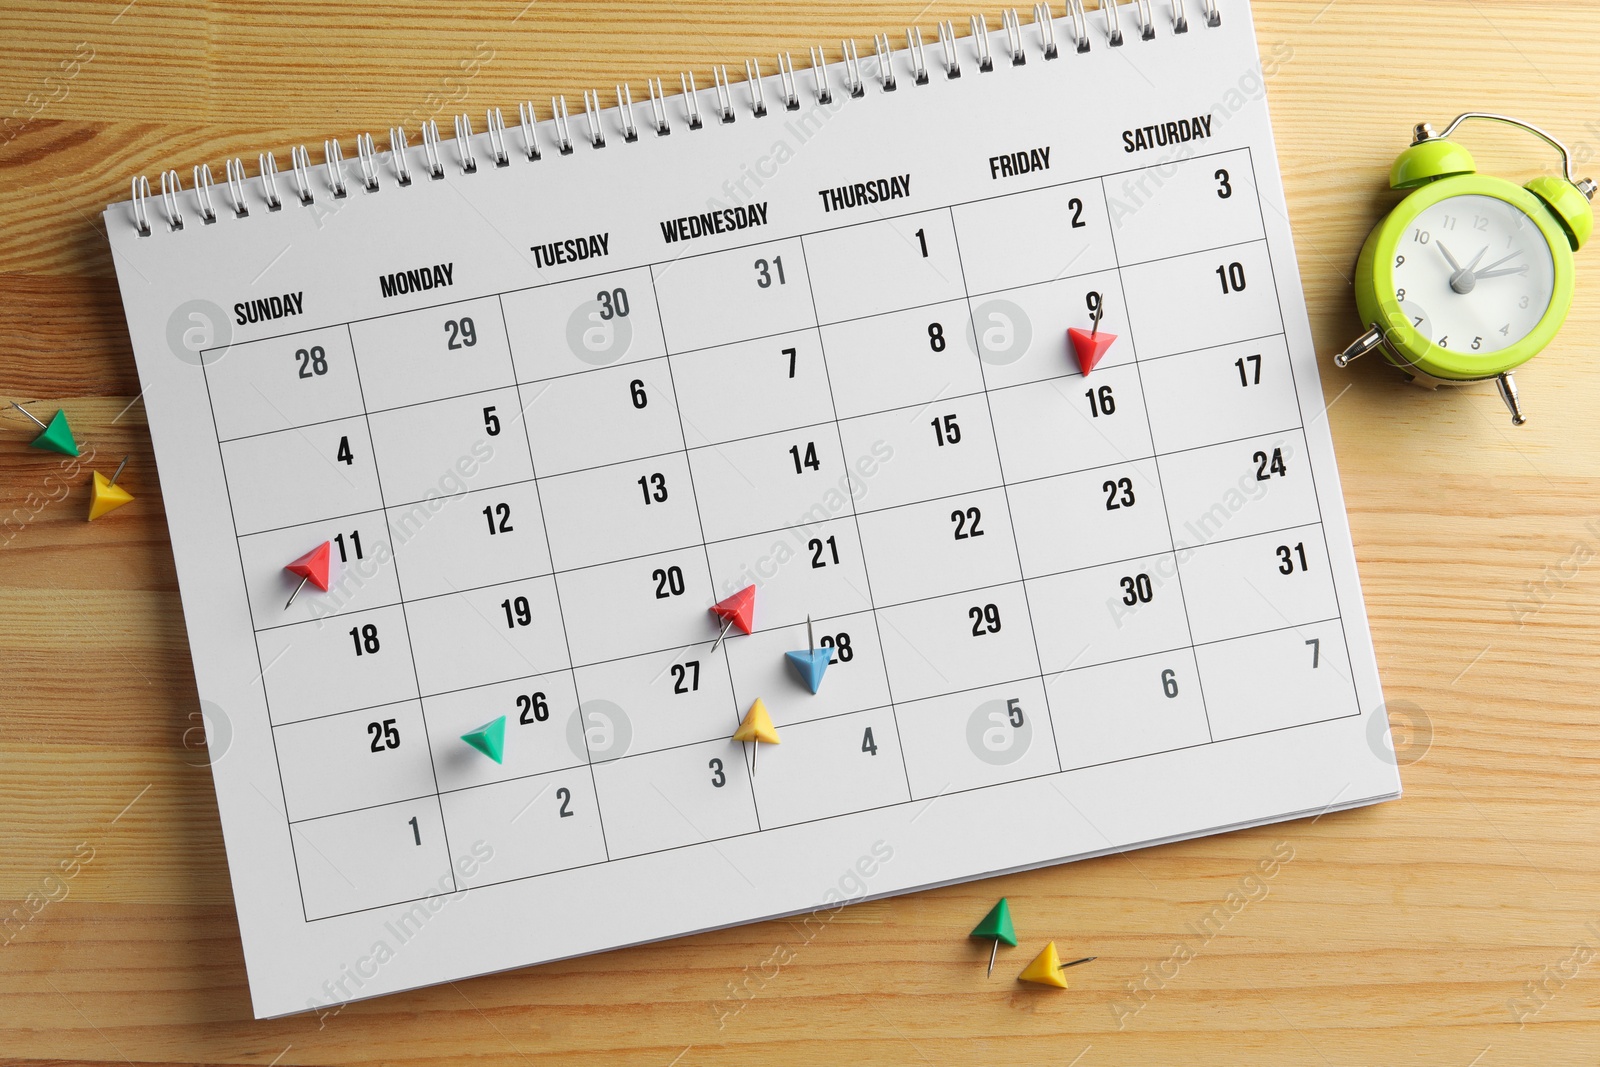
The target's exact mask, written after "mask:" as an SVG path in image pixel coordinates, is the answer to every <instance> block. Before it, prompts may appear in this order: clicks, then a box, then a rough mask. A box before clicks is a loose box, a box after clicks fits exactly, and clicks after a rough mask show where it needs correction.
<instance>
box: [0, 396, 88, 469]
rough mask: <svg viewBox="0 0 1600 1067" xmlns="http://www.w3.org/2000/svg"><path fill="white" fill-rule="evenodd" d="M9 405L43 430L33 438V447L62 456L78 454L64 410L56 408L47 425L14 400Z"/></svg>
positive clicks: (76, 444)
mask: <svg viewBox="0 0 1600 1067" xmlns="http://www.w3.org/2000/svg"><path fill="white" fill-rule="evenodd" d="M11 406H12V407H14V408H16V409H17V410H18V411H20V412H22V413H23V414H24V415H26V416H28V418H30V419H32V420H33V421H34V422H36V423H38V425H39V429H41V430H43V431H44V432H43V433H41V434H40V435H39V436H38V437H35V438H34V439H33V447H34V448H42V449H45V450H46V451H48V452H60V453H61V454H62V455H63V456H76V455H77V454H78V443H77V442H76V441H74V440H73V439H72V427H70V426H68V425H67V413H66V412H65V411H62V410H61V409H60V408H57V409H56V413H55V417H54V418H52V419H51V420H50V423H49V425H46V424H45V423H42V422H39V418H38V416H36V415H35V414H34V413H33V412H31V411H29V410H28V409H27V408H25V407H23V406H22V405H21V404H19V403H17V402H16V401H15V400H13V401H12V402H11Z"/></svg>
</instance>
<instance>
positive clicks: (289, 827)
mask: <svg viewBox="0 0 1600 1067" xmlns="http://www.w3.org/2000/svg"><path fill="white" fill-rule="evenodd" d="M200 380H201V382H202V383H203V384H204V385H205V389H206V409H207V411H208V412H209V413H210V415H211V429H212V433H214V434H216V435H217V437H218V441H217V465H218V466H219V467H221V468H222V469H223V471H224V474H223V479H222V488H223V492H224V493H225V494H226V495H227V498H228V521H229V524H230V525H231V526H232V527H233V547H234V555H235V556H236V557H237V558H238V560H239V580H240V582H241V583H242V584H243V585H246V586H248V585H249V583H250V579H249V572H248V571H247V569H246V568H245V563H244V550H243V548H242V547H241V546H240V542H239V523H238V520H237V519H236V518H235V517H234V516H235V513H234V510H233V486H232V485H231V484H230V483H229V482H228V479H227V475H226V470H227V464H226V462H225V460H224V458H223V453H222V441H221V440H220V438H221V432H220V429H219V427H218V426H217V409H216V406H215V404H214V403H213V402H212V399H211V378H210V374H209V372H208V371H207V369H206V361H205V359H204V358H202V359H201V360H200ZM245 609H246V611H247V612H248V614H249V618H250V626H251V628H252V630H253V629H254V627H255V608H254V606H252V605H251V604H250V603H249V602H248V598H246V604H245ZM251 644H252V645H254V646H255V659H256V681H257V682H258V683H260V684H261V700H262V703H263V704H264V705H265V706H266V708H267V722H268V723H269V724H270V723H271V722H272V705H271V700H270V698H269V697H268V695H267V691H266V685H265V679H266V676H267V668H266V666H265V665H263V663H262V660H261V643H260V642H259V641H252V642H251ZM267 735H268V736H269V737H270V738H271V739H272V764H273V767H274V768H275V769H276V770H277V772H278V789H279V796H281V797H283V798H284V801H285V803H284V807H283V822H284V831H285V833H286V835H287V836H288V838H289V856H290V858H291V859H293V861H294V884H295V890H296V891H297V892H298V893H299V895H300V917H301V919H302V920H303V921H306V922H309V921H310V913H309V912H308V911H307V909H306V891H305V885H304V883H303V882H301V880H300V856H299V853H298V852H296V851H295V848H294V824H293V823H292V822H290V821H289V807H288V803H287V800H288V791H287V790H285V789H284V787H283V759H282V757H281V756H280V755H279V754H278V734H277V731H276V730H273V729H268V730H267ZM207 740H208V743H209V738H208V739H207Z"/></svg>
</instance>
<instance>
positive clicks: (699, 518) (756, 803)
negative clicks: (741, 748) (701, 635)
mask: <svg viewBox="0 0 1600 1067" xmlns="http://www.w3.org/2000/svg"><path fill="white" fill-rule="evenodd" d="M648 272H649V276H650V293H651V297H652V299H651V303H653V304H654V305H655V310H656V324H657V326H658V327H659V328H660V330H661V340H662V351H663V352H665V353H666V355H665V356H664V357H663V359H664V360H665V362H666V365H667V382H668V384H669V385H670V386H671V387H672V411H673V414H674V415H675V416H676V417H677V423H678V441H679V442H680V443H681V444H682V445H683V461H684V466H685V467H686V468H687V469H688V471H689V499H690V500H692V501H693V502H694V519H695V525H696V526H697V527H698V529H699V530H700V554H701V558H703V559H704V560H705V561H706V577H707V578H708V580H710V581H712V582H713V583H714V582H715V581H716V568H715V567H713V566H712V565H711V549H710V546H709V544H708V542H707V540H706V522H705V516H704V514H702V512H701V511H700V494H699V491H698V490H697V489H696V488H695V484H694V464H693V463H692V462H691V461H690V455H689V452H690V450H689V437H688V435H687V434H686V433H684V430H683V408H682V407H681V406H680V405H679V404H678V380H677V377H676V376H675V375H674V374H673V372H672V355H673V353H672V350H671V346H670V345H669V344H668V343H667V324H666V322H665V321H664V320H663V319H662V318H661V295H660V293H659V291H658V290H657V287H656V271H655V265H654V264H651V265H650V267H649V268H648ZM568 473H571V472H568ZM683 547H685V548H687V547H690V546H687V545H685V546H683ZM651 554H652V555H653V554H654V553H651ZM712 596H713V597H715V598H716V599H717V600H719V601H720V600H721V599H722V597H719V596H717V594H716V592H715V585H713V593H712ZM693 647H695V646H693V645H689V646H686V647H685V651H687V649H688V648H693ZM721 652H722V663H723V667H724V669H726V670H727V671H728V673H729V676H730V677H731V676H732V673H733V668H732V665H731V664H730V663H729V660H728V649H727V646H726V644H724V645H723V647H722V648H721ZM728 695H729V697H730V698H731V699H732V700H733V705H732V709H733V722H734V724H735V725H737V724H738V723H739V722H740V721H741V720H742V718H743V716H742V715H740V713H739V703H738V694H737V693H736V692H734V689H733V686H732V685H730V686H729V687H728ZM746 747H748V746H746ZM658 751H664V750H658ZM740 755H741V756H742V757H744V758H745V759H746V760H747V761H748V765H749V767H750V771H751V776H750V778H747V779H746V780H745V781H746V783H747V784H748V785H749V786H750V807H751V810H752V811H754V812H755V817H756V830H757V831H760V829H761V800H760V798H758V797H757V796H756V790H755V782H754V777H755V775H754V770H755V754H754V753H753V752H752V753H740ZM695 829H696V831H697V832H698V830H699V828H698V827H696V828H695ZM708 840H709V839H708Z"/></svg>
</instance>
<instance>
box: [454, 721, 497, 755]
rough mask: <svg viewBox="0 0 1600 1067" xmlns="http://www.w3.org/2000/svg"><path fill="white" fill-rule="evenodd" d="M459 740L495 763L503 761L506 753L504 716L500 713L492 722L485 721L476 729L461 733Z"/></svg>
mask: <svg viewBox="0 0 1600 1067" xmlns="http://www.w3.org/2000/svg"><path fill="white" fill-rule="evenodd" d="M461 740H463V741H465V742H466V743H467V744H469V745H471V746H472V747H473V748H475V749H477V750H478V751H479V752H482V753H483V754H484V755H485V756H488V757H489V758H490V759H492V760H494V761H495V762H496V763H504V762H505V754H506V717H505V716H504V715H502V716H500V717H499V718H498V719H496V720H494V721H493V722H486V723H484V724H483V725H482V726H480V727H478V728H477V729H476V730H473V731H471V732H469V733H464V734H462V735H461Z"/></svg>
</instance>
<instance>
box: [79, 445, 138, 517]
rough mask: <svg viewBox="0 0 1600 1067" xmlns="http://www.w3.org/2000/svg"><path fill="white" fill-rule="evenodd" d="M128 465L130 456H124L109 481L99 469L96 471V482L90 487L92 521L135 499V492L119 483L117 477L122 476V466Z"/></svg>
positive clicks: (90, 514) (90, 515)
mask: <svg viewBox="0 0 1600 1067" xmlns="http://www.w3.org/2000/svg"><path fill="white" fill-rule="evenodd" d="M127 465H128V457H127V456H123V457H122V462H121V463H118V464H117V471H116V473H115V474H113V475H112V476H111V480H110V481H107V480H106V476H105V475H104V474H101V473H100V472H99V471H95V472H94V484H93V485H91V486H90V487H89V521H90V522H93V521H94V520H96V519H98V518H99V517H100V516H102V515H104V514H106V513H107V512H111V511H116V510H117V509H118V508H120V507H121V506H122V505H124V504H128V503H131V502H132V501H133V494H132V493H130V492H128V491H127V490H126V489H124V488H122V486H120V485H118V484H117V479H118V478H120V477H122V468H124V467H126V466H127Z"/></svg>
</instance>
